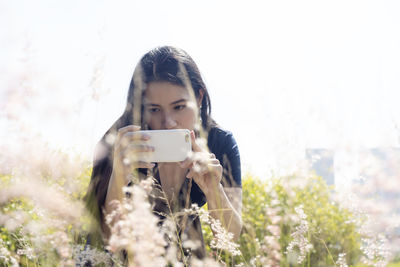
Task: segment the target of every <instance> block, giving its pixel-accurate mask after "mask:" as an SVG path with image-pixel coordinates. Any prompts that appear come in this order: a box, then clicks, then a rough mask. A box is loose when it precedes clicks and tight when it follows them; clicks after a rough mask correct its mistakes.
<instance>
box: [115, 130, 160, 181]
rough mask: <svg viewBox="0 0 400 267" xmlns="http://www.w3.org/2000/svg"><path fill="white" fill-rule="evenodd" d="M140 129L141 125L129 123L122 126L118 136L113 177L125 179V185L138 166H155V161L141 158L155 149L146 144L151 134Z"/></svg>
mask: <svg viewBox="0 0 400 267" xmlns="http://www.w3.org/2000/svg"><path fill="white" fill-rule="evenodd" d="M139 130H140V126H137V125H128V126H125V127H123V128H120V129H119V130H118V133H117V136H116V140H115V144H114V154H113V158H114V160H113V175H112V179H117V180H119V182H122V181H123V186H125V185H127V184H128V183H129V182H130V174H132V173H134V172H135V171H136V170H137V169H138V168H153V167H154V163H150V162H145V161H140V160H139V159H141V158H142V159H143V158H146V154H147V155H148V154H149V153H152V152H153V151H154V148H153V147H151V146H149V145H147V144H146V141H148V140H149V139H150V136H149V135H146V134H143V133H139V132H138V131H139ZM121 180H122V181H121Z"/></svg>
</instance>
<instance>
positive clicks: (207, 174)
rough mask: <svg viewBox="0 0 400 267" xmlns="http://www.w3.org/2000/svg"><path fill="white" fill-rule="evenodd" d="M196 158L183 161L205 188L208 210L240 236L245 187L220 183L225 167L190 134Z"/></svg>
mask: <svg viewBox="0 0 400 267" xmlns="http://www.w3.org/2000/svg"><path fill="white" fill-rule="evenodd" d="M191 137H192V147H193V151H194V155H193V157H191V158H190V159H188V160H186V161H185V162H183V163H182V164H181V166H182V167H189V168H190V171H189V173H188V174H187V177H188V178H193V180H194V181H195V182H196V184H197V185H198V186H199V187H200V189H201V190H202V191H203V193H204V195H205V196H206V199H207V203H208V210H209V212H210V215H211V216H212V217H213V218H214V219H218V220H220V221H221V223H222V225H223V226H224V228H225V229H226V230H227V231H229V232H231V233H233V234H234V238H235V239H237V238H238V237H239V235H240V232H241V229H242V220H241V206H242V190H241V188H240V187H231V188H224V187H223V186H222V184H221V180H222V172H223V168H222V166H221V164H220V162H219V160H218V159H216V158H215V155H214V154H212V153H208V152H206V151H205V150H204V149H202V148H201V147H200V146H199V145H198V144H197V143H196V140H195V137H194V133H193V132H192V134H191Z"/></svg>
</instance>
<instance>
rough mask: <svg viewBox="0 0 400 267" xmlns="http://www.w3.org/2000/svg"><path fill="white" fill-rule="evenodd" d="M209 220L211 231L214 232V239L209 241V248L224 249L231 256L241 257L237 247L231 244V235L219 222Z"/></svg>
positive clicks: (233, 243)
mask: <svg viewBox="0 0 400 267" xmlns="http://www.w3.org/2000/svg"><path fill="white" fill-rule="evenodd" d="M210 219H211V229H212V230H213V232H214V239H213V240H211V243H210V247H211V248H214V249H224V250H227V251H228V252H230V253H231V254H232V255H233V256H238V255H241V252H240V250H239V245H238V244H236V243H235V242H233V234H232V233H229V232H227V231H226V229H225V228H224V227H223V226H222V224H221V222H220V221H219V220H216V219H213V218H210Z"/></svg>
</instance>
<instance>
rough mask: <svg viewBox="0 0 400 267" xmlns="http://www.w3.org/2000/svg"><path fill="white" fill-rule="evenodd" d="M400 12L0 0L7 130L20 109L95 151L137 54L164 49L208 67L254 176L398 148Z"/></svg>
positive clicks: (215, 99)
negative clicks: (313, 158) (320, 151)
mask: <svg viewBox="0 0 400 267" xmlns="http://www.w3.org/2000/svg"><path fill="white" fill-rule="evenodd" d="M398 14H400V2H399V1H395V0H393V1H382V0H380V1H378V0H376V1H366V0H362V1H351V0H346V1H322V0H316V1H183V0H182V1H177V0H175V1H162V0H160V1H94V0H92V1H77V0H76V1H57V2H56V1H50V0H49V1H35V2H34V3H33V1H28V0H26V1H21V0H16V1H8V2H6V1H1V0H0V24H1V25H3V27H2V28H1V29H0V42H1V43H2V49H1V50H0V86H1V87H0V90H1V94H0V108H1V110H2V111H0V112H1V113H0V115H1V116H3V118H2V119H1V118H0V119H1V120H0V125H5V126H6V127H3V129H7V130H6V131H4V132H3V134H1V135H0V136H1V137H2V139H3V142H4V140H7V139H6V138H5V137H6V136H7V135H9V132H8V128H7V127H9V125H8V121H7V120H6V119H5V118H4V115H5V114H8V113H9V112H10V111H9V110H10V109H12V112H13V114H17V115H16V116H19V118H20V119H21V120H23V121H24V123H25V124H27V125H28V126H29V127H31V128H32V129H34V130H35V129H36V130H37V131H38V132H40V133H41V134H42V135H43V136H44V137H45V138H46V140H48V141H49V142H50V143H52V144H54V145H56V146H61V147H69V146H74V147H75V149H76V150H77V151H79V152H80V153H82V154H84V155H91V154H92V151H93V146H94V144H95V143H96V142H97V141H98V140H99V138H100V137H101V135H102V134H103V133H104V131H105V130H107V129H108V127H109V126H110V125H111V124H112V123H113V121H114V120H115V119H117V117H118V116H119V115H120V114H121V113H122V110H123V108H124V105H125V96H126V93H127V89H128V86H129V82H130V79H131V75H132V72H133V69H134V67H135V65H136V63H137V62H138V60H139V58H140V57H141V56H142V55H143V54H144V53H145V52H147V51H148V50H149V49H151V48H153V47H155V46H158V45H165V44H168V45H175V46H178V47H181V48H183V49H185V50H186V51H187V52H188V53H189V54H190V55H191V56H192V57H193V58H194V60H195V61H196V62H197V64H198V65H199V68H200V70H201V72H202V74H203V76H204V78H205V81H206V83H207V85H208V88H209V91H210V95H211V100H212V105H213V116H214V118H215V119H216V120H217V122H218V123H219V124H220V125H222V126H223V127H224V128H226V129H228V130H231V131H232V132H233V134H234V136H235V138H236V140H237V142H238V144H239V149H240V152H241V156H242V161H243V168H244V170H245V171H246V170H251V171H252V172H253V173H255V174H257V175H259V176H264V175H266V174H269V172H270V171H271V170H273V171H274V172H279V171H282V170H283V172H285V171H289V170H290V169H291V168H293V166H294V165H295V163H296V162H297V161H298V159H301V158H303V157H304V148H305V147H322V148H334V149H339V150H340V149H346V148H348V147H353V148H358V147H375V146H399V136H400V132H399V131H398V130H396V126H395V125H396V123H397V124H398V127H400V105H399V104H398V100H399V99H400V16H399V15H398ZM27 47H28V48H27ZM24 59H28V60H27V61H23V60H24ZM24 62H25V63H24ZM26 62H27V63H26ZM95 70H98V72H96V73H97V75H96V76H95V77H96V79H95V80H94V83H93V85H92V86H91V85H90V84H91V80H92V79H93V73H95ZM21 77H25V79H26V80H27V82H26V84H28V85H25V87H24V86H21V84H20V82H19V81H20V80H21ZM27 88H28V89H29V90H28V89H27ZM94 90H95V91H96V92H97V93H98V95H99V99H98V100H97V101H94V100H93V98H92V97H91V96H92V94H93V91H94ZM7 103H8V105H7Z"/></svg>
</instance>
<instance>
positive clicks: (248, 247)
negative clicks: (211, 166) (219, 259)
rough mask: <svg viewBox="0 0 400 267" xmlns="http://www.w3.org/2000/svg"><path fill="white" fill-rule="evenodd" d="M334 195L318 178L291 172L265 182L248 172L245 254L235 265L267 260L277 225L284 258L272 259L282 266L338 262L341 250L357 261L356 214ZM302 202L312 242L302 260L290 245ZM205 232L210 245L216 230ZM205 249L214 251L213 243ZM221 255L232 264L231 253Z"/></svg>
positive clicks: (349, 260)
mask: <svg viewBox="0 0 400 267" xmlns="http://www.w3.org/2000/svg"><path fill="white" fill-rule="evenodd" d="M332 194H333V191H332V188H329V187H328V186H327V185H326V183H325V182H324V180H322V179H321V178H320V177H310V178H306V179H305V178H303V179H299V178H296V177H294V176H293V177H281V178H275V179H271V180H268V181H265V180H260V179H258V178H255V177H252V176H251V175H247V176H246V177H245V178H244V179H243V210H242V220H243V230H242V235H241V237H240V239H239V244H240V250H241V252H242V256H241V257H236V258H235V261H234V264H238V263H241V262H243V263H244V264H246V265H248V264H250V263H251V264H255V265H257V266H263V265H265V264H266V262H267V261H268V259H270V258H271V255H269V254H271V253H272V252H273V249H270V248H268V247H269V246H270V244H268V240H266V237H268V236H273V234H272V233H271V232H270V231H269V230H268V226H269V225H273V224H276V225H277V226H279V228H280V234H279V236H277V238H278V241H279V246H280V249H279V250H278V251H277V252H278V253H279V257H278V258H280V260H278V259H275V261H272V262H275V263H276V262H279V264H280V266H334V265H335V262H336V261H337V258H338V255H339V254H340V253H346V262H347V263H348V264H349V265H350V264H355V263H356V262H357V261H358V260H359V258H360V255H361V251H360V235H359V234H358V233H357V229H356V225H355V223H353V222H352V219H354V217H353V215H352V214H351V213H350V212H349V211H347V210H345V209H342V208H340V206H339V205H338V204H336V203H334V202H333V201H332V200H331V197H332ZM298 206H302V207H303V210H304V213H305V214H306V215H307V218H306V221H307V222H308V226H309V231H308V233H307V235H306V238H308V240H309V241H310V243H311V244H312V249H311V251H310V252H309V253H308V254H307V257H306V258H305V260H304V261H303V262H302V263H301V264H298V263H297V261H296V258H297V255H296V254H297V253H296V250H294V251H293V252H291V253H287V250H286V248H287V246H288V245H289V243H290V241H291V240H292V239H293V238H292V236H291V234H292V233H293V232H294V231H295V227H296V226H297V225H299V222H298V220H297V219H295V217H296V212H295V210H294V208H295V207H298ZM272 213H274V214H272ZM274 217H275V218H274ZM204 233H205V239H206V244H209V243H210V241H211V239H212V238H213V236H212V233H211V231H210V230H209V228H205V230H204ZM207 249H208V251H212V249H211V248H210V247H209V246H208V247H207ZM214 256H215V255H214ZM223 260H224V261H225V262H226V263H227V264H228V266H229V265H233V262H232V261H231V257H224V258H223ZM272 260H273V259H272Z"/></svg>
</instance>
